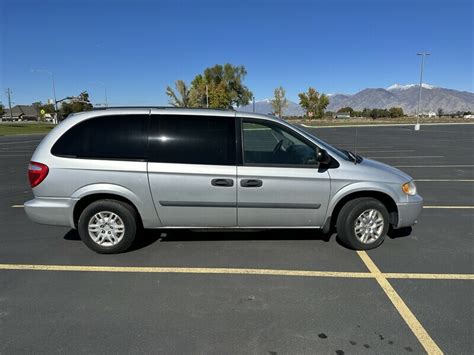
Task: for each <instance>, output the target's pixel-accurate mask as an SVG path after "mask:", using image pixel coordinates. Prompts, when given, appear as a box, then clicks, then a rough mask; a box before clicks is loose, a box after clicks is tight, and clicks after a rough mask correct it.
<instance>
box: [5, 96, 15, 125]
mask: <svg viewBox="0 0 474 355" xmlns="http://www.w3.org/2000/svg"><path fill="white" fill-rule="evenodd" d="M5 92H6V94H7V97H8V107H9V108H10V120H12V121H13V113H12V100H11V97H10V95H11V94H12V90H11V89H10V88H7V90H5Z"/></svg>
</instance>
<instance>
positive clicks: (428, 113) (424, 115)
mask: <svg viewBox="0 0 474 355" xmlns="http://www.w3.org/2000/svg"><path fill="white" fill-rule="evenodd" d="M421 116H422V117H428V118H433V117H437V116H438V114H437V113H436V112H433V111H430V112H422V113H421Z"/></svg>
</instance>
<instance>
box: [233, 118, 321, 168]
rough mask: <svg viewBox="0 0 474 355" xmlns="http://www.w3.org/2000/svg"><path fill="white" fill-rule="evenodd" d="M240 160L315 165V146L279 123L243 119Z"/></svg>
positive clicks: (249, 162)
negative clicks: (241, 155)
mask: <svg viewBox="0 0 474 355" xmlns="http://www.w3.org/2000/svg"><path fill="white" fill-rule="evenodd" d="M242 136H243V147H244V152H243V158H244V159H243V160H244V163H245V164H248V165H316V160H315V158H316V151H315V148H314V147H312V146H310V145H308V144H307V143H305V142H303V141H302V140H301V139H300V138H298V137H297V136H296V135H294V134H293V133H290V132H289V131H287V130H286V129H285V128H283V127H282V126H280V125H277V124H272V123H256V122H253V121H245V120H244V122H243V125H242Z"/></svg>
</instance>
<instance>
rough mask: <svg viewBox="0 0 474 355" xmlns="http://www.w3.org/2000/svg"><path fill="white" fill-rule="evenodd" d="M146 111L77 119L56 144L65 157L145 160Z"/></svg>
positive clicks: (54, 150) (54, 149)
mask: <svg viewBox="0 0 474 355" xmlns="http://www.w3.org/2000/svg"><path fill="white" fill-rule="evenodd" d="M147 118H148V116H147V115H116V116H99V117H95V118H91V119H89V120H86V121H83V122H80V123H78V124H77V125H75V126H73V127H72V128H70V129H69V130H68V131H67V132H66V133H64V134H63V135H62V136H61V138H59V139H58V141H57V142H56V143H55V144H54V146H53V148H52V149H51V153H52V154H54V155H57V156H62V157H73V158H91V159H113V160H142V159H145V158H146V156H145V152H146V144H147Z"/></svg>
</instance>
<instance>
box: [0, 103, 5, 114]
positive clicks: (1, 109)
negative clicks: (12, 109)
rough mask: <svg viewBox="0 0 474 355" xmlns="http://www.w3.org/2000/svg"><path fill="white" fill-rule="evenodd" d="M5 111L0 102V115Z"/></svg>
mask: <svg viewBox="0 0 474 355" xmlns="http://www.w3.org/2000/svg"><path fill="white" fill-rule="evenodd" d="M4 113H5V106H3V104H0V116H1V115H3V114H4Z"/></svg>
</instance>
